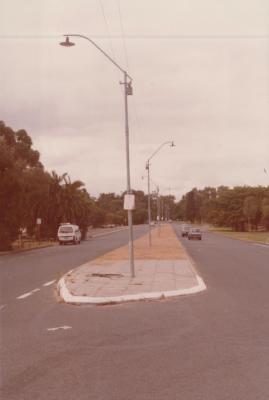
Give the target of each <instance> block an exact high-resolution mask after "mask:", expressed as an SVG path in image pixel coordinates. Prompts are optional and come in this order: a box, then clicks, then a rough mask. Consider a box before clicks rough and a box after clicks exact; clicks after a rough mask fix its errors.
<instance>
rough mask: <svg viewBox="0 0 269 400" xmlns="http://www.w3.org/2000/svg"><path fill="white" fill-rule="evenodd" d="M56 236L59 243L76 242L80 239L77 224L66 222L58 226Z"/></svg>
mask: <svg viewBox="0 0 269 400" xmlns="http://www.w3.org/2000/svg"><path fill="white" fill-rule="evenodd" d="M57 236H58V241H59V244H60V245H61V244H65V243H73V244H78V243H80V241H81V232H80V229H79V226H77V225H72V224H68V223H66V224H61V225H60V226H59V229H58V234H57Z"/></svg>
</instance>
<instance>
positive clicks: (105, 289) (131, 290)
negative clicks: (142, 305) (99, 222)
mask: <svg viewBox="0 0 269 400" xmlns="http://www.w3.org/2000/svg"><path fill="white" fill-rule="evenodd" d="M134 256H135V277H134V278H132V277H131V274H130V266H129V255H128V245H127V246H123V247H120V248H118V249H116V250H114V251H111V252H109V253H106V254H104V255H103V256H101V257H99V258H96V259H95V260H92V261H90V262H88V263H86V264H83V265H81V266H79V267H78V268H76V269H74V270H72V271H70V272H69V273H68V274H66V275H65V276H63V277H62V279H61V280H60V281H59V283H58V289H59V293H60V296H61V297H62V298H63V300H64V301H65V302H67V303H89V304H106V303H120V302H123V301H135V300H145V299H160V298H167V297H173V296H179V295H187V294H193V293H197V292H200V291H202V290H205V289H206V286H205V284H204V282H203V280H202V278H201V277H200V276H199V275H198V274H197V271H196V270H195V267H194V266H193V264H192V261H191V260H190V258H189V257H188V255H187V253H186V251H185V250H184V248H183V247H182V245H181V244H180V242H179V240H178V238H177V237H176V234H175V232H174V230H173V227H172V226H171V225H170V224H167V225H162V226H161V228H155V229H153V230H152V246H151V247H150V246H149V241H148V235H144V236H142V237H141V238H139V239H137V240H135V241H134Z"/></svg>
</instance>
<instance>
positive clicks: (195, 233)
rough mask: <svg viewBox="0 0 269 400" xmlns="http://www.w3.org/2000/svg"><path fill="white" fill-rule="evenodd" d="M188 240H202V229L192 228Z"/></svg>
mask: <svg viewBox="0 0 269 400" xmlns="http://www.w3.org/2000/svg"><path fill="white" fill-rule="evenodd" d="M188 239H189V240H191V239H197V240H202V231H201V229H200V228H191V229H190V230H189V232H188Z"/></svg>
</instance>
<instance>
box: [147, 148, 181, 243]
mask: <svg viewBox="0 0 269 400" xmlns="http://www.w3.org/2000/svg"><path fill="white" fill-rule="evenodd" d="M166 144H170V147H175V144H174V142H173V141H172V140H169V141H167V142H164V143H162V144H161V145H160V146H159V147H158V148H157V150H155V151H154V153H153V154H152V155H151V156H150V157H149V158H148V160H147V162H146V170H147V171H148V223H149V226H148V232H149V245H150V246H151V210H150V171H149V169H150V168H149V167H150V160H151V159H152V158H153V157H154V156H155V155H156V154H157V153H158V152H159V151H160V150H161V148H162V147H163V146H165V145H166Z"/></svg>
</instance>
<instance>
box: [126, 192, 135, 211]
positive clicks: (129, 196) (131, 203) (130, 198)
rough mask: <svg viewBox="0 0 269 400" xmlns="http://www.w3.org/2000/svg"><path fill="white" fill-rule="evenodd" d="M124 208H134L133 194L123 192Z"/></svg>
mask: <svg viewBox="0 0 269 400" xmlns="http://www.w3.org/2000/svg"><path fill="white" fill-rule="evenodd" d="M123 208H124V210H134V208H135V195H134V194H125V195H124V207H123Z"/></svg>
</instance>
